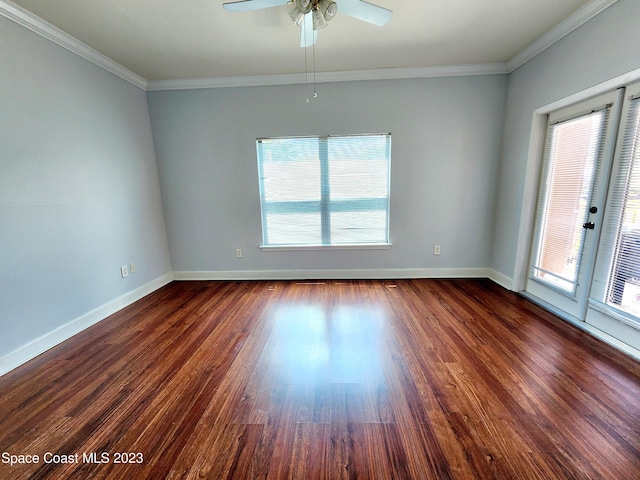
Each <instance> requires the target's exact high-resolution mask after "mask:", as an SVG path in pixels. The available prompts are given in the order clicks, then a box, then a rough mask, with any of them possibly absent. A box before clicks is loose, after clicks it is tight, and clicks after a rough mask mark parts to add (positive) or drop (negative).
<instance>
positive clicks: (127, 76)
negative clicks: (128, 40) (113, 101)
mask: <svg viewBox="0 0 640 480" xmlns="http://www.w3.org/2000/svg"><path fill="white" fill-rule="evenodd" d="M0 15H1V16H3V17H6V18H8V19H9V20H11V21H13V22H15V23H17V24H18V25H21V26H23V27H25V28H27V29H29V30H31V31H32V32H34V33H37V34H38V35H40V36H42V37H44V38H46V39H47V40H50V41H51V42H53V43H55V44H57V45H60V46H61V47H63V48H65V49H67V50H69V51H70V52H72V53H75V54H76V55H78V56H80V57H82V58H84V59H85V60H88V61H90V62H91V63H93V64H95V65H97V66H99V67H101V68H103V69H105V70H107V71H108V72H111V73H113V74H114V75H116V76H118V77H120V78H122V79H123V80H126V81H127V82H129V83H131V84H132V85H135V86H136V87H138V88H141V89H142V90H146V89H147V81H146V80H145V79H144V78H142V77H141V76H140V75H138V74H136V73H134V72H132V71H131V70H129V69H127V68H125V67H123V66H122V65H120V64H119V63H117V62H115V61H113V60H111V59H110V58H109V57H107V56H106V55H103V54H102V53H100V52H98V51H97V50H94V49H93V48H91V47H89V46H88V45H85V44H84V43H82V42H81V41H80V40H77V39H76V38H74V37H72V36H71V35H69V34H68V33H65V32H63V31H62V30H60V29H59V28H57V27H55V26H53V25H51V24H50V23H48V22H45V21H44V20H42V19H41V18H40V17H37V16H36V15H34V14H33V13H31V12H29V11H27V10H25V9H23V8H22V7H19V6H18V5H16V4H14V3H12V2H10V1H9V0H0Z"/></svg>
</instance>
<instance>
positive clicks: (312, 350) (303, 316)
mask: <svg viewBox="0 0 640 480" xmlns="http://www.w3.org/2000/svg"><path fill="white" fill-rule="evenodd" d="M274 315H275V323H274V327H273V331H272V333H271V335H270V337H269V340H268V344H269V345H268V347H270V348H269V350H270V355H269V359H268V360H269V365H270V369H272V371H271V372H269V373H270V374H271V375H273V376H274V378H275V379H276V382H277V383H280V384H304V385H314V384H316V385H317V384H326V383H378V382H384V378H383V372H382V366H381V361H380V348H381V347H382V345H381V343H382V340H383V338H382V327H383V318H382V315H381V314H380V312H379V311H376V310H375V309H373V308H372V307H370V306H351V305H349V306H347V305H338V306H332V307H329V308H327V307H322V306H318V305H313V304H303V303H301V304H295V305H291V304H290V305H285V306H282V307H280V308H278V309H277V310H276V311H275V312H274Z"/></svg>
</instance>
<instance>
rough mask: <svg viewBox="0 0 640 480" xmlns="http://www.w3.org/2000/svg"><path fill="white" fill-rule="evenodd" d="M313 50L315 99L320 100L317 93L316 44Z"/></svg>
mask: <svg viewBox="0 0 640 480" xmlns="http://www.w3.org/2000/svg"><path fill="white" fill-rule="evenodd" d="M311 48H313V98H318V92H317V91H316V44H315V43H314V44H313V45H312V46H311Z"/></svg>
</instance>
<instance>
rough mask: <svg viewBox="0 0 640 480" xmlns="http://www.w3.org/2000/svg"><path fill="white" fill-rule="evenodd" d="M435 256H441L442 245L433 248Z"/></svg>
mask: <svg viewBox="0 0 640 480" xmlns="http://www.w3.org/2000/svg"><path fill="white" fill-rule="evenodd" d="M433 254H434V255H440V245H434V246H433Z"/></svg>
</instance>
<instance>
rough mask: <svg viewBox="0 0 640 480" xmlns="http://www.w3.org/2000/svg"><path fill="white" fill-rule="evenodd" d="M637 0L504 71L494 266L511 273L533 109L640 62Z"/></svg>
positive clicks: (625, 2) (639, 3) (623, 3)
mask: <svg viewBox="0 0 640 480" xmlns="http://www.w3.org/2000/svg"><path fill="white" fill-rule="evenodd" d="M638 19H640V1H638V0H619V1H618V2H617V3H616V4H614V5H613V6H612V7H610V8H608V9H607V10H605V11H604V12H602V13H601V14H599V15H598V16H596V17H595V18H593V19H592V20H590V21H589V22H587V23H586V24H584V25H583V26H582V27H580V28H579V29H577V30H575V31H574V32H572V33H571V34H569V35H568V36H566V37H565V38H564V39H562V40H561V41H559V42H557V43H556V44H554V45H553V46H552V47H550V48H548V49H547V50H545V51H544V52H543V53H542V54H540V55H538V56H537V57H535V58H533V59H532V60H531V61H529V62H528V63H526V64H525V65H523V66H522V67H520V68H519V69H517V70H516V71H515V72H513V73H512V74H511V75H510V76H509V92H508V97H507V110H506V114H505V130H504V143H503V149H502V160H501V164H500V172H499V177H498V186H499V191H498V203H497V212H496V213H497V214H496V224H495V239H494V242H493V268H494V269H495V270H496V271H498V272H500V273H502V274H503V275H506V276H507V277H510V278H513V274H514V269H515V261H516V258H515V257H516V248H517V240H518V233H519V225H520V215H521V209H522V204H523V193H524V184H525V174H526V165H527V154H528V148H529V137H530V134H531V127H532V125H531V120H532V115H533V112H534V110H536V109H538V108H540V107H543V106H545V105H548V104H550V103H552V102H554V101H557V100H560V99H563V98H565V97H568V96H570V95H572V94H575V93H578V92H581V91H583V90H586V89H587V88H589V87H592V86H594V85H598V84H600V83H602V82H605V81H607V80H610V79H612V78H615V77H617V76H619V75H623V74H625V73H628V72H630V71H633V70H635V69H637V68H640V49H638V44H639V41H640V21H638Z"/></svg>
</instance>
